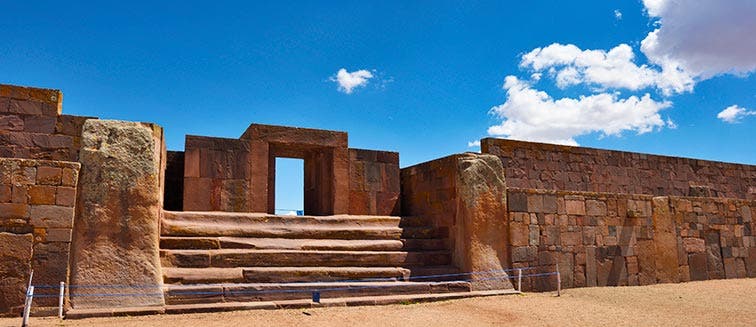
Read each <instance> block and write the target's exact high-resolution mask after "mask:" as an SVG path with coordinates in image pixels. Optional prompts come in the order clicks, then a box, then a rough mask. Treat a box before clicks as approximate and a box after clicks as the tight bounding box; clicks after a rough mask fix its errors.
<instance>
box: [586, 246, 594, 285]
mask: <svg viewBox="0 0 756 327" xmlns="http://www.w3.org/2000/svg"><path fill="white" fill-rule="evenodd" d="M596 275H597V271H596V247H595V246H586V247H585V285H586V286H588V287H594V286H596Z"/></svg>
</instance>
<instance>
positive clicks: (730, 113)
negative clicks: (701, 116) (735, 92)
mask: <svg viewBox="0 0 756 327" xmlns="http://www.w3.org/2000/svg"><path fill="white" fill-rule="evenodd" d="M746 116H756V111H752V110H748V109H746V108H743V107H738V105H736V104H734V105H731V106H729V107H727V108H725V109H724V110H722V111H720V112H719V113H718V114H717V118H719V119H721V120H722V121H723V122H725V123H730V124H734V123H738V122H740V120H741V119H743V118H744V117H746Z"/></svg>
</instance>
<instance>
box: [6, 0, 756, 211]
mask: <svg viewBox="0 0 756 327" xmlns="http://www.w3.org/2000/svg"><path fill="white" fill-rule="evenodd" d="M2 7H3V11H4V12H5V14H4V15H3V19H1V20H0V31H2V36H1V37H0V82H2V83H10V84H20V85H30V86H39V87H50V88H58V89H61V90H63V93H64V109H63V110H64V112H65V113H67V114H73V115H88V116H98V117H101V118H109V119H125V120H136V121H149V122H156V123H158V124H160V125H162V126H163V127H164V128H165V130H166V136H167V142H168V147H169V149H174V150H182V149H183V144H184V135H186V134H195V135H209V136H220V137H238V136H239V135H240V134H241V133H242V132H243V131H244V130H245V128H246V126H247V125H248V124H249V123H252V122H257V123H266V124H277V125H291V126H303V127H312V128H322V129H332V130H340V131H347V132H348V133H349V145H350V146H351V147H357V148H369V149H382V150H392V151H398V152H400V159H401V165H402V166H407V165H411V164H414V163H418V162H423V161H427V160H431V159H434V158H438V157H441V156H445V155H448V154H451V153H457V152H463V151H471V150H472V151H477V150H478V149H477V148H476V147H475V146H474V145H473V146H471V147H470V146H468V143H471V142H473V141H475V140H477V139H479V138H481V137H487V136H497V137H510V138H520V139H530V140H538V141H547V142H558V143H567V144H579V145H581V146H589V147H596V148H608V149H617V150H626V151H637V152H646V153H656V154H666V155H674V156H684V157H694V158H703V159H711V160H719V161H728V162H740V163H747V164H756V142H754V141H753V139H754V137H756V113H754V110H756V77H755V76H754V74H752V73H751V72H752V71H753V70H754V69H755V68H756V56H754V55H753V54H754V53H756V44H755V43H756V41H754V40H756V38H754V37H753V35H754V34H755V33H756V23H754V21H756V19H754V17H756V2H753V1H750V0H733V1H727V2H723V1H714V0H705V1H703V0H702V1H700V2H699V3H698V6H697V7H696V8H686V7H683V6H681V5H678V4H676V3H675V2H674V1H667V0H647V1H646V2H641V1H606V0H602V1H527V2H522V3H521V2H512V3H510V2H503V1H495V2H470V1H448V2H447V1H443V2H441V1H401V2H399V1H379V2H375V3H368V2H365V1H350V2H295V3H291V4H282V3H278V2H275V3H273V2H271V3H268V4H265V3H259V2H254V3H253V2H249V1H239V2H226V1H217V2H212V3H209V4H208V3H191V2H179V1H175V2H174V1H165V2H162V1H161V2H155V1H144V2H143V1H129V2H114V3H112V4H102V3H100V2H92V3H84V2H75V3H67V4H66V5H61V4H60V3H59V2H46V1H12V2H11V1H4V2H3V4H2ZM688 7H690V6H688ZM655 31H656V32H655ZM650 33H651V34H653V36H654V37H653V38H651V37H650V36H651V34H650ZM654 33H655V34H654ZM644 44H645V45H644ZM618 46H619V48H617V47H618ZM615 48H616V51H612V49H615ZM628 55H629V56H631V57H630V58H628ZM342 68H343V69H344V70H345V71H344V74H342V77H345V78H346V79H342V83H346V84H343V85H341V88H340V85H339V79H338V78H337V77H338V76H337V72H338V71H339V70H340V69H342ZM363 70H364V72H360V71H363ZM360 76H361V77H360ZM368 76H370V77H368ZM360 78H362V80H361V79H360ZM505 80H507V81H509V82H510V83H508V84H507V83H505ZM349 81H351V84H349V83H348V82H349ZM361 82H362V83H361ZM344 85H347V86H350V87H353V88H351V89H350V90H349V91H351V92H349V93H347V92H346V91H347V89H346V88H344ZM539 92H541V93H539ZM646 94H648V96H647V98H646V100H645V101H642V99H643V97H644V96H645V95H646ZM563 98H565V100H564V101H562V100H560V99H563ZM733 106H734V107H733ZM726 108H730V109H729V111H726V112H724V113H722V112H723V111H725V109H726ZM718 115H719V116H720V117H719V118H718ZM295 179H300V177H298V175H297V176H295ZM292 201H293V202H292V203H293V204H291V205H286V206H296V205H297V203H301V202H297V201H299V200H296V199H295V200H292Z"/></svg>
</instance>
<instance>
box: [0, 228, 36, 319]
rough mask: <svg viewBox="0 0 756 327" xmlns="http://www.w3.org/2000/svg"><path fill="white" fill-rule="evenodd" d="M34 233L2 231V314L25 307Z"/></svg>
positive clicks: (0, 312) (0, 255)
mask: <svg viewBox="0 0 756 327" xmlns="http://www.w3.org/2000/svg"><path fill="white" fill-rule="evenodd" d="M32 242H33V239H32V234H22V235H17V234H10V233H0V277H2V278H0V316H6V315H16V314H18V313H19V312H21V310H22V309H23V306H24V299H25V298H26V295H25V292H26V285H27V283H28V282H29V273H30V272H31V259H32Z"/></svg>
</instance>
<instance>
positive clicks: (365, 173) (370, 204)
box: [349, 149, 401, 216]
mask: <svg viewBox="0 0 756 327" xmlns="http://www.w3.org/2000/svg"><path fill="white" fill-rule="evenodd" d="M399 179H400V178H399V153H397V152H388V151H373V150H363V149H349V214H351V215H382V216H398V215H400V214H401V205H400V199H399V197H400V194H399V193H400V182H399Z"/></svg>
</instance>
